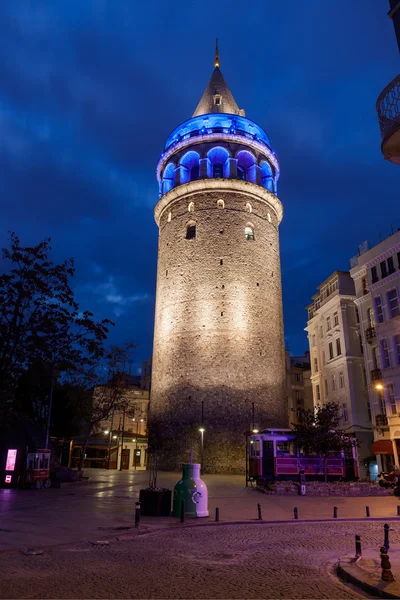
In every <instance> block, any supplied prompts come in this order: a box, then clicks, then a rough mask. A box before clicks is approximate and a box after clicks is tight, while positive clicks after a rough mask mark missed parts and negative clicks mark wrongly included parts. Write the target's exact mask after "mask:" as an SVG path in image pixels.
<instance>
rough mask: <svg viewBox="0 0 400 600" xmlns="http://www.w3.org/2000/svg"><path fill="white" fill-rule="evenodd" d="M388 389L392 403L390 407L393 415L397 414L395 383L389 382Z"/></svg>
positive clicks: (390, 402)
mask: <svg viewBox="0 0 400 600" xmlns="http://www.w3.org/2000/svg"><path fill="white" fill-rule="evenodd" d="M387 391H388V398H389V404H390V409H391V411H392V415H397V406H396V398H395V395H394V386H393V383H388V384H387Z"/></svg>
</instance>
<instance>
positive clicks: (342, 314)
mask: <svg viewBox="0 0 400 600" xmlns="http://www.w3.org/2000/svg"><path fill="white" fill-rule="evenodd" d="M354 301H355V289H354V283H353V280H352V278H351V277H350V274H349V273H348V272H345V271H336V272H335V273H333V275H331V276H330V277H329V278H328V279H327V280H326V281H324V282H323V283H322V284H321V285H320V286H319V287H318V293H317V294H316V295H315V296H314V297H313V302H312V304H310V306H308V307H307V309H308V323H307V327H306V331H307V333H308V340H309V345H310V362H311V382H312V387H313V399H314V406H317V405H321V406H322V405H324V404H326V403H327V402H336V403H337V404H338V405H339V407H340V410H341V424H340V426H341V428H342V429H343V430H344V431H345V432H346V433H348V434H349V435H352V436H354V437H356V438H357V439H358V440H360V442H361V447H360V448H359V451H358V455H359V465H358V466H359V476H360V477H368V476H369V464H368V463H369V457H370V455H371V450H370V449H371V444H372V441H373V435H372V427H371V420H370V415H369V411H368V394H367V389H366V381H365V375H364V359H363V348H362V345H361V340H360V328H359V323H358V314H357V307H356V304H355V302H354Z"/></svg>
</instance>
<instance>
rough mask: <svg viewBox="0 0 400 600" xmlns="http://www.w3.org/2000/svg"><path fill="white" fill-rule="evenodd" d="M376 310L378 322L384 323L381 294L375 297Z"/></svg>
mask: <svg viewBox="0 0 400 600" xmlns="http://www.w3.org/2000/svg"><path fill="white" fill-rule="evenodd" d="M375 312H376V322H377V323H383V320H384V319H383V306H382V298H381V297H380V296H376V297H375Z"/></svg>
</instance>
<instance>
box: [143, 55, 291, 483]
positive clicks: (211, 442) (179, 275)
mask: <svg viewBox="0 0 400 600" xmlns="http://www.w3.org/2000/svg"><path fill="white" fill-rule="evenodd" d="M214 66H215V68H214V72H213V74H212V76H211V79H210V81H209V83H208V85H207V87H206V89H205V92H204V94H203V96H202V98H201V100H200V102H199V104H198V106H197V108H196V110H195V112H194V114H193V117H192V118H191V119H189V120H188V121H185V122H184V123H182V124H181V125H179V127H177V128H176V129H175V130H174V131H173V132H172V133H171V135H170V136H169V138H168V140H167V143H166V145H165V148H164V151H163V153H162V156H161V159H160V161H159V163H158V166H157V177H158V181H159V184H160V199H159V201H158V204H157V206H156V208H155V219H156V222H157V225H158V227H159V246H158V270H157V296H156V313H155V331H154V352H153V372H152V392H151V404H150V431H151V430H153V433H154V434H155V435H157V438H158V443H159V447H160V450H161V458H160V466H161V467H162V468H165V469H176V468H180V465H181V463H182V462H185V461H186V460H187V459H188V458H189V452H190V450H191V449H192V450H193V451H194V458H195V459H196V460H202V463H203V468H204V469H205V470H207V471H208V472H219V473H223V472H225V473H239V472H244V469H245V435H244V434H245V432H246V431H249V429H251V428H252V426H253V412H252V403H254V423H255V426H256V427H260V428H265V427H271V426H275V427H287V425H288V417H287V401H286V398H285V366H284V342H283V319H282V292H281V271H280V257H279V233H278V227H279V223H280V222H281V219H282V214H283V210H282V204H281V202H280V200H279V199H278V197H277V180H278V177H279V163H278V160H277V157H276V156H275V153H274V151H273V150H272V148H271V144H270V141H269V138H268V136H267V135H266V133H265V132H264V131H263V129H261V127H260V126H259V125H257V124H256V123H254V122H253V121H251V120H250V119H248V118H246V117H245V113H244V111H243V110H240V109H239V107H238V105H237V104H236V102H235V100H234V98H233V96H232V94H231V92H230V90H229V88H228V86H227V84H226V82H225V80H224V78H223V76H222V73H221V71H220V69H219V55H218V46H217V51H216V55H215V62H214ZM202 415H203V416H202ZM200 429H204V431H200ZM202 440H203V446H202Z"/></svg>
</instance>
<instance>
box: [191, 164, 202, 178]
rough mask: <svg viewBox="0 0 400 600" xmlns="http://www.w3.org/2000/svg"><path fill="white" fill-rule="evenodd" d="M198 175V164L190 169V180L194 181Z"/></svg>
mask: <svg viewBox="0 0 400 600" xmlns="http://www.w3.org/2000/svg"><path fill="white" fill-rule="evenodd" d="M199 176H200V170H199V165H195V166H194V167H192V168H191V169H190V181H196V180H197V179H198V178H199Z"/></svg>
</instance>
